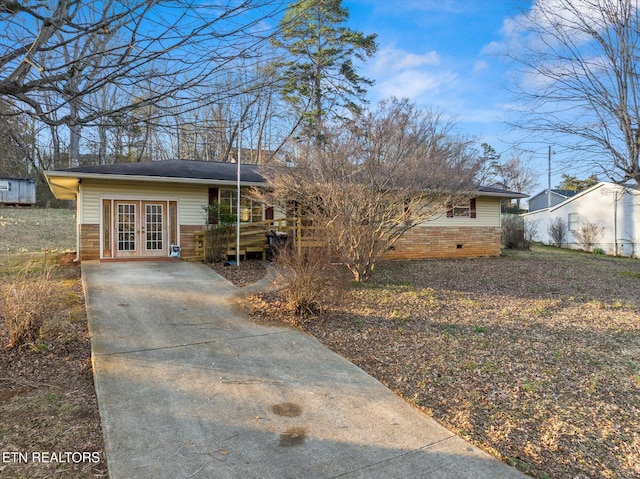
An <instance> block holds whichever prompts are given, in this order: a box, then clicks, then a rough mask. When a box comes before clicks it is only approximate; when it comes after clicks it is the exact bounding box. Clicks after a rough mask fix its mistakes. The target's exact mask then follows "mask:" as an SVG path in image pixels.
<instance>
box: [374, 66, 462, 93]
mask: <svg viewBox="0 0 640 479" xmlns="http://www.w3.org/2000/svg"><path fill="white" fill-rule="evenodd" d="M455 80H456V74H455V73H453V72H448V71H440V72H434V73H431V72H427V71H420V70H407V71H404V72H401V73H398V74H396V75H393V76H389V77H387V78H385V79H383V80H381V81H380V82H379V83H378V84H377V85H376V86H377V88H376V90H377V92H378V94H379V96H380V98H387V97H390V96H396V97H398V98H405V97H406V98H409V99H411V100H416V99H418V98H419V97H421V96H423V95H425V94H429V95H430V96H431V95H435V94H436V93H437V92H438V91H440V90H442V89H443V88H444V87H449V86H450V85H451V84H452V83H453V82H454V81H455Z"/></svg>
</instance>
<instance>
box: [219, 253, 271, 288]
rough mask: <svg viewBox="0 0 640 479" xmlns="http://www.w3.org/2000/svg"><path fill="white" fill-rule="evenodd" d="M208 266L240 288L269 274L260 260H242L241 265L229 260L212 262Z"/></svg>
mask: <svg viewBox="0 0 640 479" xmlns="http://www.w3.org/2000/svg"><path fill="white" fill-rule="evenodd" d="M208 266H209V267H210V268H211V269H213V270H214V271H215V272H216V273H218V274H219V275H221V276H224V277H225V278H226V279H227V280H229V281H231V282H232V283H233V284H235V285H236V286H238V287H239V288H242V287H243V286H248V285H250V284H253V283H257V282H258V281H260V280H261V279H262V278H264V277H265V276H266V275H267V268H266V266H265V265H264V264H263V262H262V261H259V260H247V261H241V262H240V266H235V264H234V265H231V264H229V263H227V262H222V263H212V264H209V265H208Z"/></svg>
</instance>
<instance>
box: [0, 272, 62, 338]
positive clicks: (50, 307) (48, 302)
mask: <svg viewBox="0 0 640 479" xmlns="http://www.w3.org/2000/svg"><path fill="white" fill-rule="evenodd" d="M49 276H50V268H48V267H44V268H43V267H39V266H38V265H36V264H35V263H32V262H30V263H28V264H27V265H26V266H25V267H24V268H23V269H22V270H21V271H19V272H18V273H17V274H13V275H10V276H9V278H8V279H7V280H6V281H4V282H3V283H1V284H0V312H1V314H2V317H3V319H4V320H5V321H6V324H7V331H8V333H9V344H8V346H9V347H11V348H14V347H19V346H22V345H25V344H30V343H33V342H35V341H36V340H37V339H38V338H39V337H40V334H41V330H42V327H43V325H44V323H45V321H46V320H47V319H48V318H50V317H51V316H53V313H54V312H55V309H56V305H55V301H54V298H55V296H56V291H57V289H58V286H57V285H56V284H55V283H54V282H53V281H51V280H50V277H49Z"/></svg>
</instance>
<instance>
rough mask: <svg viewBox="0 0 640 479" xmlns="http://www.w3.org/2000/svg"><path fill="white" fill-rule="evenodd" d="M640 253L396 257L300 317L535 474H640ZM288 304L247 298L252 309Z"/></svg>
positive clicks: (271, 310)
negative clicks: (632, 255)
mask: <svg viewBox="0 0 640 479" xmlns="http://www.w3.org/2000/svg"><path fill="white" fill-rule="evenodd" d="M639 291H640V261H638V260H634V259H623V258H611V257H605V256H595V255H590V254H586V253H579V252H569V251H562V250H557V249H555V248H538V249H536V250H535V251H532V252H509V253H508V254H507V255H506V256H505V257H501V258H485V259H472V260H471V259H470V260H432V261H413V262H394V263H386V264H382V265H380V267H379V268H378V269H377V270H376V273H375V274H374V279H373V281H372V282H371V283H369V284H366V285H361V286H353V287H352V288H351V289H350V291H349V292H348V293H347V294H346V295H342V300H341V301H339V302H335V303H333V304H329V305H326V308H325V310H324V311H323V312H322V313H321V314H320V315H318V316H316V317H308V318H306V319H303V320H299V319H296V318H293V317H283V314H282V313H280V317H281V318H283V319H284V320H288V321H291V322H295V323H296V324H297V325H298V326H300V327H302V328H303V329H305V330H306V331H308V332H309V333H311V334H313V335H315V336H316V337H317V338H319V339H320V340H321V341H322V342H324V343H325V344H326V345H327V346H329V347H330V348H332V349H334V350H335V351H337V352H338V353H340V354H341V355H343V356H344V357H346V358H348V359H349V360H351V361H352V362H354V363H355V364H357V365H359V366H360V367H362V368H363V369H364V370H366V371H367V372H369V373H370V374H372V375H373V376H375V377H377V378H378V379H379V380H380V381H382V382H383V383H385V384H387V385H388V386H389V387H390V388H391V389H392V390H394V391H396V392H397V393H398V394H400V395H402V396H403V397H405V398H406V399H407V400H408V401H409V402H411V403H413V404H415V405H416V406H418V407H420V408H422V409H423V410H424V411H425V412H427V413H428V414H430V415H433V416H434V417H435V418H436V419H438V420H439V421H440V422H441V423H442V424H444V425H446V426H447V427H448V428H450V429H451V430H453V431H455V432H457V433H458V434H459V435H461V436H462V437H464V438H466V439H468V440H470V441H472V442H473V443H475V444H477V445H479V446H481V447H482V448H484V449H485V450H487V451H489V452H490V453H492V454H494V455H495V456H496V457H498V458H500V459H502V460H503V461H505V462H507V463H509V464H512V465H513V466H515V467H517V468H518V469H520V470H521V471H523V472H525V473H527V474H529V475H531V476H533V477H537V478H565V477H566V478H637V477H640V296H639V294H638V292H639ZM278 310H279V311H282V303H279V298H278V297H276V296H274V295H268V296H266V297H262V298H255V304H254V316H255V317H256V318H258V319H260V318H261V317H262V318H270V319H273V317H274V316H277V315H278V312H277V311H278Z"/></svg>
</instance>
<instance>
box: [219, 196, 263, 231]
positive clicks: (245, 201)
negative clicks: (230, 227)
mask: <svg viewBox="0 0 640 479" xmlns="http://www.w3.org/2000/svg"><path fill="white" fill-rule="evenodd" d="M237 195H238V193H237V191H236V190H222V191H220V204H221V205H224V206H225V207H226V208H229V211H230V213H231V214H232V215H233V216H234V218H235V216H236V212H237V206H238V196H237ZM255 221H262V205H261V204H260V203H257V202H255V201H253V200H250V199H249V198H242V197H241V198H240V222H241V223H253V222H255Z"/></svg>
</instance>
